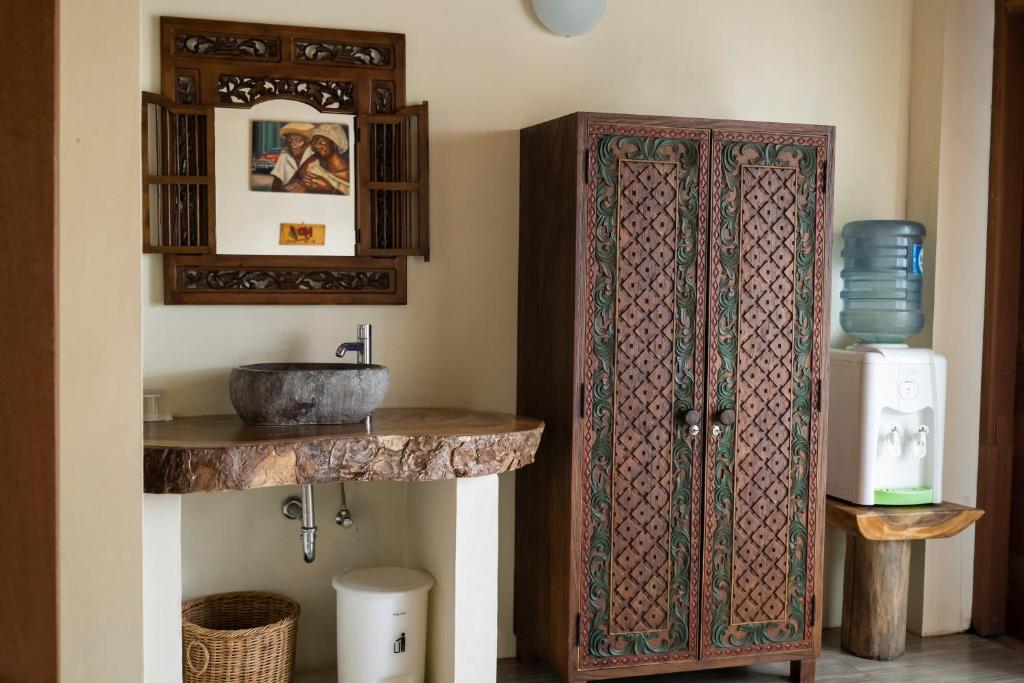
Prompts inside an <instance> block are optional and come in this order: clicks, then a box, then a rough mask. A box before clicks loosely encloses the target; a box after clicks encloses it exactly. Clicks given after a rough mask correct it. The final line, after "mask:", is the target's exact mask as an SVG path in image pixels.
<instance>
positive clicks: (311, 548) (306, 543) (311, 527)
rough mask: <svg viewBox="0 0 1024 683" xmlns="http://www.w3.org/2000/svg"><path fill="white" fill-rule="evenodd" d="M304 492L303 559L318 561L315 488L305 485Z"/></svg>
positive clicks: (303, 486) (307, 561) (308, 561)
mask: <svg viewBox="0 0 1024 683" xmlns="http://www.w3.org/2000/svg"><path fill="white" fill-rule="evenodd" d="M301 490H302V531H301V534H302V559H304V560H305V561H306V563H307V564H308V563H310V562H312V561H313V560H315V559H316V517H314V515H313V486H312V485H311V484H303V485H302V487H301Z"/></svg>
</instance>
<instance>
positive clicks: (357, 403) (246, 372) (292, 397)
mask: <svg viewBox="0 0 1024 683" xmlns="http://www.w3.org/2000/svg"><path fill="white" fill-rule="evenodd" d="M389 386H390V380H389V377H388V369H387V368H386V367H384V366H383V365H364V364H360V363H257V364H255V365H242V366H239V367H237V368H233V369H232V370H231V379H230V380H229V382H228V387H229V390H230V393H231V405H232V406H234V408H235V412H236V413H238V417H240V418H242V421H243V422H245V423H247V424H253V425H298V424H351V423H353V422H359V421H360V420H362V419H363V418H364V417H366V416H367V415H369V414H370V413H372V412H373V411H374V409H375V408H376V407H377V406H379V405H380V402H381V401H383V400H384V395H385V394H386V393H388V387H389Z"/></svg>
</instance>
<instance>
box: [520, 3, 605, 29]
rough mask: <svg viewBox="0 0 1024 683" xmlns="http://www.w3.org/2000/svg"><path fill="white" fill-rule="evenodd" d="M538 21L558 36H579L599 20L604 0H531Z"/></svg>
mask: <svg viewBox="0 0 1024 683" xmlns="http://www.w3.org/2000/svg"><path fill="white" fill-rule="evenodd" d="M532 2H533V11H534V13H535V14H536V15H537V18H538V19H540V23H542V24H544V26H545V27H547V29H548V30H549V31H551V32H552V33H557V34H558V35H560V36H579V35H583V34H584V33H586V32H588V31H590V30H591V29H592V28H594V27H595V26H597V22H599V21H601V15H602V14H604V6H605V0H532Z"/></svg>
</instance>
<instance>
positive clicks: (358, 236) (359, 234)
mask: <svg viewBox="0 0 1024 683" xmlns="http://www.w3.org/2000/svg"><path fill="white" fill-rule="evenodd" d="M362 241H363V233H362V232H361V231H360V230H359V228H356V244H361V243H362Z"/></svg>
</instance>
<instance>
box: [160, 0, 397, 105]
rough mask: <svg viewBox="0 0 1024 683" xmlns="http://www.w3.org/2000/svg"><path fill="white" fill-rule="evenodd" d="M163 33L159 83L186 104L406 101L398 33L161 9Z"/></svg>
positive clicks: (333, 103)
mask: <svg viewBox="0 0 1024 683" xmlns="http://www.w3.org/2000/svg"><path fill="white" fill-rule="evenodd" d="M160 33H161V50H162V51H161V57H160V62H161V73H162V83H161V91H162V93H163V94H164V96H166V97H169V98H174V100H175V101H176V102H179V103H182V104H209V105H214V106H226V107H251V106H252V105H254V104H256V103H258V102H261V101H264V100H268V99H276V98H284V99H293V100H298V101H300V102H304V103H306V104H309V105H311V106H313V107H316V108H317V109H319V110H320V111H324V112H334V113H344V114H370V113H382V112H384V111H387V112H391V111H395V110H397V109H399V108H401V107H403V106H404V105H405V36H404V35H402V34H400V33H379V32H374V31H347V30H339V29H328V28H315V27H301V26H281V25H276V24H254V23H242V22H232V21H211V20H204V19H180V18H174V17H161V19H160ZM375 81H379V82H381V83H382V84H385V85H382V86H380V87H375V86H374V82H375Z"/></svg>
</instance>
